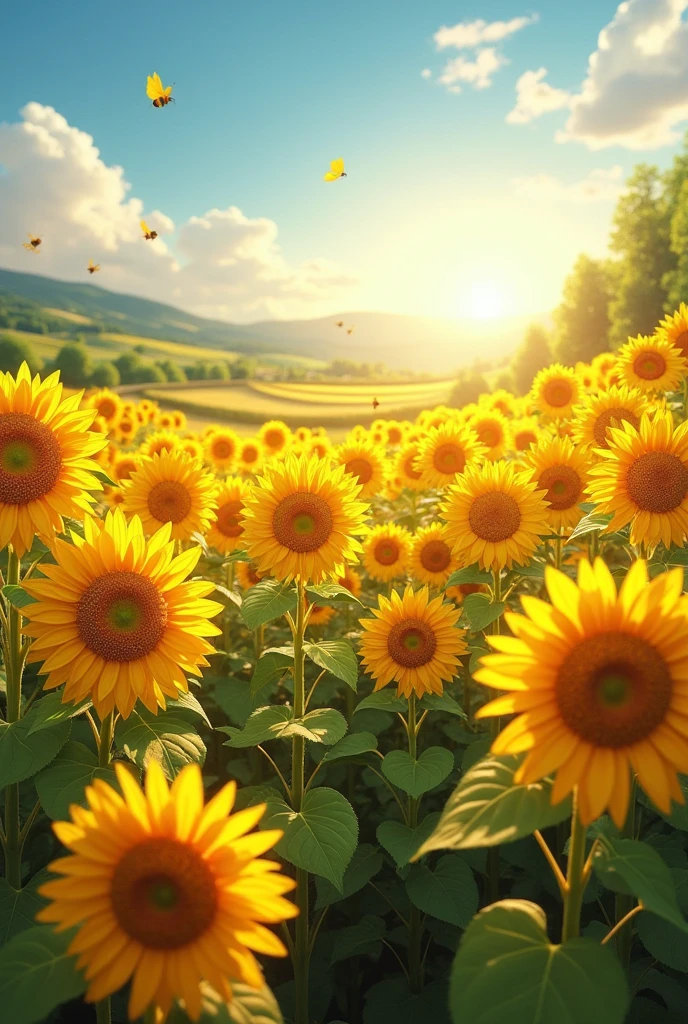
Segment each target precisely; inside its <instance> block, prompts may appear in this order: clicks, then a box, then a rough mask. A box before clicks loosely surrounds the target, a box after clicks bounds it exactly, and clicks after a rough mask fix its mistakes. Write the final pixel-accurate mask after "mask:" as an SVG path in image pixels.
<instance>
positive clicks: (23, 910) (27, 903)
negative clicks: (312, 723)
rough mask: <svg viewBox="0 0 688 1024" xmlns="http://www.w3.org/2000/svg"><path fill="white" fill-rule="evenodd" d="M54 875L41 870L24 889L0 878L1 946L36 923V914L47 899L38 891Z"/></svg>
mask: <svg viewBox="0 0 688 1024" xmlns="http://www.w3.org/2000/svg"><path fill="white" fill-rule="evenodd" d="M50 877H52V876H50V875H49V874H48V872H47V871H39V872H38V874H37V875H34V876H33V878H32V879H31V881H30V882H27V884H26V885H25V886H24V888H23V889H15V888H14V886H12V885H10V883H9V882H8V881H7V879H6V878H0V946H4V945H5V943H6V942H9V940H10V939H12V938H14V936H15V935H18V934H19V932H23V931H26V929H27V928H34V927H35V925H36V914H37V913H38V911H39V910H40V909H41V908H42V907H44V906H45V904H46V901H45V900H44V899H43V897H42V896H39V895H38V892H37V891H36V890H37V889H38V887H39V886H40V885H43V883H44V882H47V881H48V879H49V878H50Z"/></svg>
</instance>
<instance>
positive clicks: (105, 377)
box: [89, 362, 121, 388]
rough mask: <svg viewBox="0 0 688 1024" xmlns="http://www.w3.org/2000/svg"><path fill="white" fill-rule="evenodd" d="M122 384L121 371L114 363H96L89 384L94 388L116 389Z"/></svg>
mask: <svg viewBox="0 0 688 1024" xmlns="http://www.w3.org/2000/svg"><path fill="white" fill-rule="evenodd" d="M120 383H121V380H120V375H119V370H118V369H117V367H116V366H115V365H114V363H104V362H100V363H96V364H95V366H94V367H93V369H92V370H91V379H90V381H89V384H90V385H91V387H93V388H116V387H117V385H118V384H120Z"/></svg>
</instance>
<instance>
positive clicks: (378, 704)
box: [354, 689, 408, 715]
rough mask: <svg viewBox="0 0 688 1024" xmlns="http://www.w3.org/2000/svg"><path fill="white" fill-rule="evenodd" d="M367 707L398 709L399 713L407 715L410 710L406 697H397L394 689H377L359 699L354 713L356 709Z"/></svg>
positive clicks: (382, 709)
mask: <svg viewBox="0 0 688 1024" xmlns="http://www.w3.org/2000/svg"><path fill="white" fill-rule="evenodd" d="M366 708H369V709H370V710H371V711H372V710H375V711H398V712H399V714H401V715H405V714H406V712H407V711H408V701H407V700H406V698H405V697H397V695H396V693H395V691H394V690H393V689H391V690H390V689H385V690H377V691H376V692H375V693H371V694H369V695H368V696H367V697H364V698H363V700H362V701H359V703H358V704H357V705H356V708H355V709H354V714H356V711H363V710H365V709H366Z"/></svg>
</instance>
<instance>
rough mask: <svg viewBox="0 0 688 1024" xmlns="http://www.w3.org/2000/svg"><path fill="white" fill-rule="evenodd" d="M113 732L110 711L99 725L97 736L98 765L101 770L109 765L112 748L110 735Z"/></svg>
mask: <svg viewBox="0 0 688 1024" xmlns="http://www.w3.org/2000/svg"><path fill="white" fill-rule="evenodd" d="M113 731H114V714H113V712H112V711H111V712H110V714H109V715H106V716H105V718H104V719H103V720H102V722H101V723H100V733H99V735H98V764H99V765H100V766H101V768H105V767H106V766H107V765H109V764H110V748H111V747H112V734H113Z"/></svg>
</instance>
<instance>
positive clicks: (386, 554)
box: [373, 537, 401, 565]
mask: <svg viewBox="0 0 688 1024" xmlns="http://www.w3.org/2000/svg"><path fill="white" fill-rule="evenodd" d="M373 554H374V556H375V561H376V562H377V563H378V565H394V563H395V562H396V561H397V560H398V558H399V555H400V554H401V552H400V550H399V545H398V544H397V542H396V541H395V540H394V538H393V537H385V538H383V540H380V541H378V542H377V544H376V545H375V550H374V551H373Z"/></svg>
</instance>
